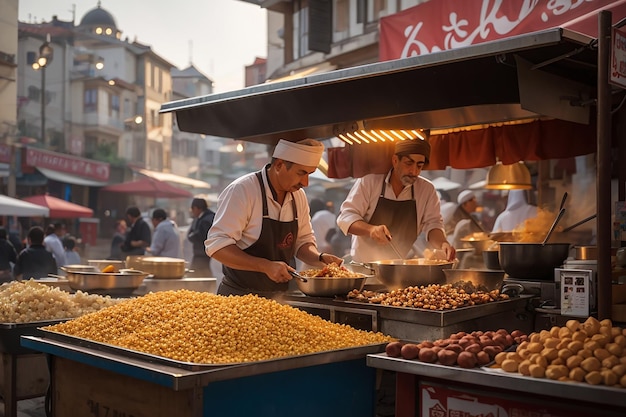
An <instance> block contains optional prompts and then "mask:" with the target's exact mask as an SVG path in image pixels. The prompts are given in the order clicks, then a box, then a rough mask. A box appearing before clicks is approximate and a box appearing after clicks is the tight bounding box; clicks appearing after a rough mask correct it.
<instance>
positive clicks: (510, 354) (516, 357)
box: [506, 352, 524, 363]
mask: <svg viewBox="0 0 626 417" xmlns="http://www.w3.org/2000/svg"><path fill="white" fill-rule="evenodd" d="M506 358H507V359H512V360H514V361H515V362H517V363H520V362H521V361H523V360H524V358H522V356H521V355H520V354H519V353H517V352H506Z"/></svg>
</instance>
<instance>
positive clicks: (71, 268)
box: [59, 264, 98, 272]
mask: <svg viewBox="0 0 626 417" xmlns="http://www.w3.org/2000/svg"><path fill="white" fill-rule="evenodd" d="M59 269H60V270H61V271H65V272H98V270H97V268H96V267H95V266H93V265H83V264H73V265H64V266H61V267H59Z"/></svg>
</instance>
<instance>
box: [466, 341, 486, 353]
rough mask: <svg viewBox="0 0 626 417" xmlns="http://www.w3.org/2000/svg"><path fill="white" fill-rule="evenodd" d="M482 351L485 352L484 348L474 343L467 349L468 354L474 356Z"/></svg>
mask: <svg viewBox="0 0 626 417" xmlns="http://www.w3.org/2000/svg"><path fill="white" fill-rule="evenodd" d="M481 350H483V347H482V346H481V345H479V344H478V343H472V344H471V345H469V346H468V347H466V348H465V351H466V352H472V353H474V354H476V353H478V352H480V351H481Z"/></svg>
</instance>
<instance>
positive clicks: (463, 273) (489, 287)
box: [443, 269, 504, 291]
mask: <svg viewBox="0 0 626 417" xmlns="http://www.w3.org/2000/svg"><path fill="white" fill-rule="evenodd" d="M443 273H444V274H445V276H446V284H453V285H454V284H458V283H459V282H460V281H467V282H471V283H472V284H474V286H475V287H476V289H477V290H480V291H493V290H499V289H500V287H502V282H503V281H504V271H486V270H479V269H444V270H443Z"/></svg>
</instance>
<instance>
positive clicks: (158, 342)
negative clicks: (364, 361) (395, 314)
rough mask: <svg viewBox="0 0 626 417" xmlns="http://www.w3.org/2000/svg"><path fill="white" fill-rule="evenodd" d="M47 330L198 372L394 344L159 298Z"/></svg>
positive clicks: (240, 308)
mask: <svg viewBox="0 0 626 417" xmlns="http://www.w3.org/2000/svg"><path fill="white" fill-rule="evenodd" d="M46 329H47V330H50V331H54V332H59V333H63V334H67V335H71V336H75V337H80V338H84V339H88V340H93V341H96V342H100V343H106V344H110V345H114V346H118V347H122V348H126V349H130V350H134V351H139V352H143V353H148V354H151V355H156V356H161V357H164V358H169V359H173V360H176V361H182V362H190V363H196V364H227V363H242V362H254V361H261V360H269V359H274V358H280V357H286V356H294V355H303V354H309V353H315V352H322V351H328V350H336V349H343V348H350V347H357V346H364V345H372V344H381V343H387V342H389V341H391V340H393V338H391V337H388V336H385V335H383V334H381V333H374V332H368V331H362V330H357V329H354V328H352V327H349V326H346V325H342V324H337V323H331V322H328V321H326V320H324V319H322V318H320V317H317V316H313V315H310V314H308V313H306V312H304V311H301V310H298V309H296V308H293V307H291V306H288V305H282V304H279V303H278V302H276V301H273V300H269V299H265V298H261V297H258V296H256V295H245V296H230V297H224V296H220V295H215V294H211V293H205V292H194V291H189V290H177V291H162V292H156V293H149V294H147V295H145V296H143V297H139V298H135V299H131V300H128V301H127V302H125V303H121V304H118V305H116V306H114V307H111V308H108V309H106V310H102V311H98V312H95V313H92V314H88V315H86V316H83V317H80V318H77V319H74V320H71V321H68V322H65V323H61V324H56V325H54V326H48V327H47V328H46Z"/></svg>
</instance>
